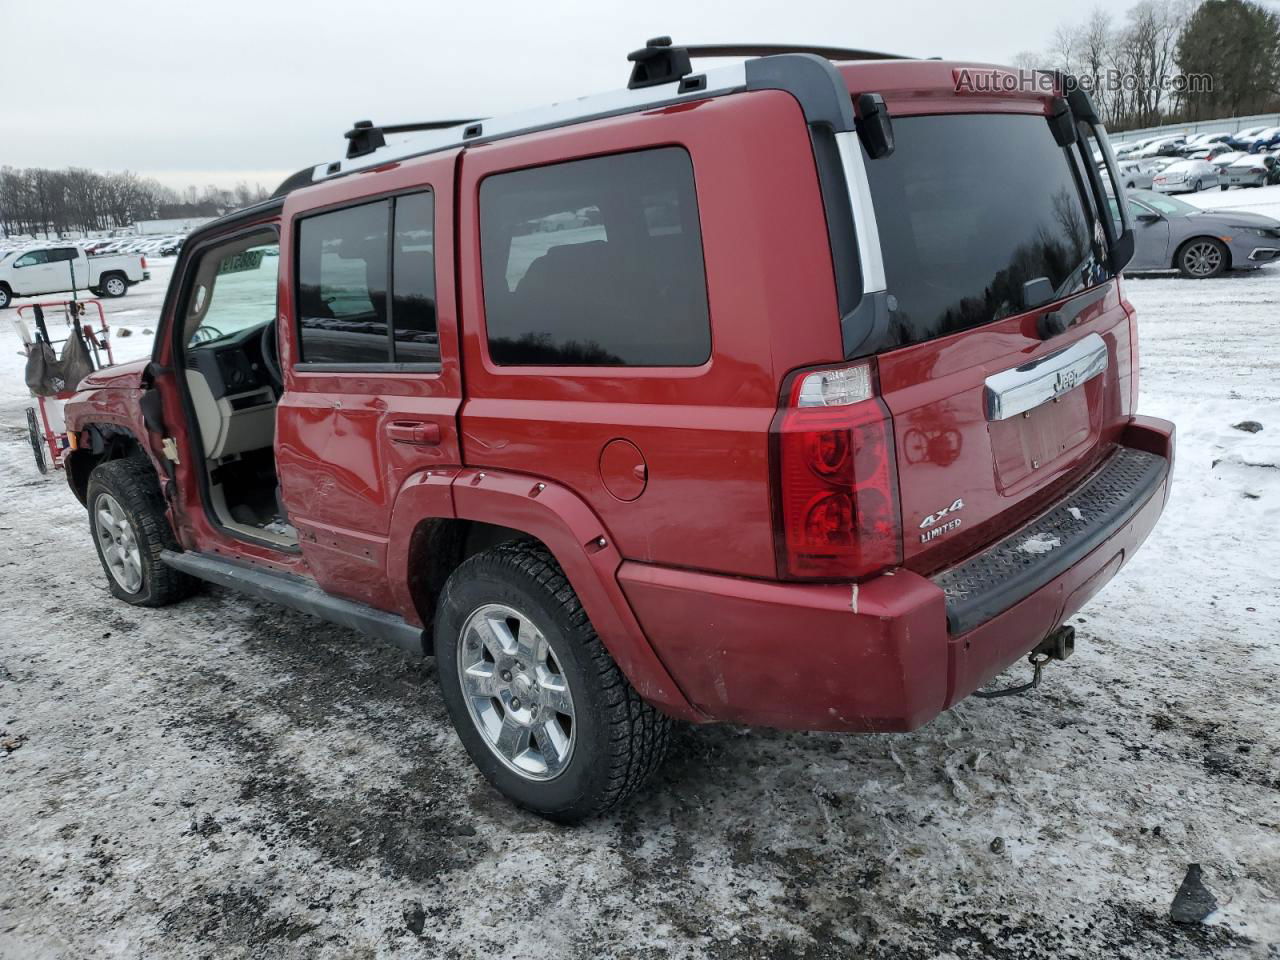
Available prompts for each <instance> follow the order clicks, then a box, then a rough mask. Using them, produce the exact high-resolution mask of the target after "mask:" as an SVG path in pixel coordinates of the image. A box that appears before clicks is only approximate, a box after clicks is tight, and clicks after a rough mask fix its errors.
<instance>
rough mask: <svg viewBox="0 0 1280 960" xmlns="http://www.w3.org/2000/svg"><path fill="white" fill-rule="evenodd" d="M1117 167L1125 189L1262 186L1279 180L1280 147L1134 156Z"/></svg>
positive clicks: (1173, 190) (1165, 190)
mask: <svg viewBox="0 0 1280 960" xmlns="http://www.w3.org/2000/svg"><path fill="white" fill-rule="evenodd" d="M1119 168H1120V172H1121V175H1122V176H1123V177H1124V186H1125V188H1126V189H1128V190H1138V189H1140V190H1157V191H1159V192H1160V193H1198V192H1199V191H1201V190H1212V189H1213V188H1214V187H1217V188H1218V189H1220V190H1228V189H1230V188H1231V187H1262V186H1267V185H1269V184H1276V183H1280V150H1273V151H1269V152H1266V153H1246V152H1242V151H1239V150H1230V149H1226V150H1221V151H1219V150H1216V149H1215V150H1213V151H1211V152H1208V153H1207V154H1206V156H1204V157H1186V158H1177V157H1138V158H1135V159H1129V160H1121V161H1119Z"/></svg>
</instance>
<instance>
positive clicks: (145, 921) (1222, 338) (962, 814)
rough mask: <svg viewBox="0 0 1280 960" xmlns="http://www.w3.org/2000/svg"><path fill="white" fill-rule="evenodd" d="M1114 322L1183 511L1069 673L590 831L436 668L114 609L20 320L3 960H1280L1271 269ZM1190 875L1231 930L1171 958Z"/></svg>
mask: <svg viewBox="0 0 1280 960" xmlns="http://www.w3.org/2000/svg"><path fill="white" fill-rule="evenodd" d="M1255 194H1256V196H1257V197H1258V198H1259V199H1266V200H1268V201H1269V202H1273V201H1274V200H1275V199H1276V198H1275V196H1274V195H1272V194H1271V192H1270V191H1256V192H1255ZM1236 196H1237V195H1236V194H1235V193H1232V194H1229V195H1224V197H1229V198H1230V199H1231V200H1232V201H1235V199H1236ZM153 267H154V274H155V280H153V281H152V283H150V284H149V285H147V287H145V288H142V287H140V288H138V289H137V290H135V291H134V292H132V293H131V294H130V295H129V296H128V297H127V298H125V299H124V300H122V301H117V302H116V303H114V304H113V309H114V310H115V311H116V313H117V322H118V323H129V324H131V325H132V326H133V327H134V329H135V330H136V331H137V334H138V335H137V337H136V339H131V340H128V341H125V340H121V341H119V342H120V344H121V345H122V346H125V345H126V344H127V345H128V349H127V352H131V353H132V354H133V355H137V354H138V353H139V352H145V350H146V342H145V338H144V337H143V336H142V335H141V330H142V328H143V326H144V325H145V326H153V325H154V319H153V318H154V316H155V310H156V309H157V308H158V303H159V299H160V295H161V293H162V292H163V289H162V288H163V282H164V280H165V278H166V277H167V273H168V270H169V265H168V264H165V263H163V262H162V263H161V264H154V265H153ZM1126 291H1127V293H1128V295H1129V297H1130V298H1131V299H1132V300H1133V302H1134V303H1135V304H1136V305H1137V307H1138V309H1139V310H1140V311H1141V316H1142V321H1143V329H1142V337H1143V341H1142V378H1143V379H1142V393H1143V403H1142V408H1143V412H1145V413H1149V414H1153V415H1157V416H1164V417H1168V418H1170V419H1173V420H1175V421H1177V423H1178V427H1179V450H1178V462H1177V465H1176V480H1175V492H1174V495H1173V498H1172V500H1171V502H1170V504H1169V508H1168V510H1167V512H1166V514H1165V517H1164V520H1163V521H1162V523H1161V525H1160V526H1159V527H1158V528H1157V530H1156V532H1155V533H1154V535H1153V536H1152V539H1151V540H1150V541H1149V542H1148V545H1147V546H1146V548H1145V549H1144V550H1143V551H1141V552H1140V553H1139V554H1138V556H1137V557H1136V559H1135V560H1134V561H1133V562H1132V563H1131V564H1130V565H1129V566H1128V567H1126V569H1125V570H1124V572H1123V573H1122V574H1121V575H1120V577H1119V578H1118V579H1117V580H1116V581H1115V582H1113V583H1112V584H1111V585H1110V586H1109V587H1108V588H1107V589H1106V590H1105V591H1104V592H1103V593H1102V594H1101V595H1100V596H1099V597H1097V598H1096V599H1095V600H1094V601H1092V602H1091V603H1090V604H1089V606H1088V607H1087V608H1086V609H1085V610H1084V611H1083V613H1082V615H1081V616H1080V617H1078V618H1077V619H1076V621H1075V623H1076V627H1077V631H1078V634H1077V653H1076V656H1075V657H1074V658H1073V659H1072V660H1070V661H1068V662H1067V663H1065V664H1061V665H1054V666H1053V667H1052V668H1051V669H1049V670H1048V671H1047V673H1046V676H1045V682H1044V684H1043V685H1042V687H1041V689H1040V690H1039V691H1038V692H1036V693H1034V694H1033V695H1030V696H1027V697H1019V698H1012V699H1006V700H1001V701H990V702H980V701H976V700H971V701H969V702H966V703H963V704H961V705H960V706H959V707H957V708H956V709H955V710H953V711H951V712H950V713H949V714H947V715H945V716H943V717H942V718H940V719H938V720H937V721H936V722H935V723H933V724H932V725H930V726H929V727H927V728H926V729H924V730H921V731H919V732H917V733H914V734H911V735H903V736H867V737H835V736H829V735H804V734H789V733H776V732H771V731H763V730H745V729H738V728H728V727H720V728H708V729H698V730H685V731H682V732H681V733H679V734H678V736H677V738H676V744H675V748H674V751H673V756H672V759H671V761H670V762H669V763H668V765H667V766H666V767H665V768H664V769H663V771H662V773H661V775H660V776H659V777H658V778H657V780H656V782H655V783H654V784H653V786H652V787H651V788H649V789H648V790H646V791H645V792H644V793H643V794H641V795H640V796H638V797H637V798H635V800H634V801H633V802H631V803H630V804H629V805H628V806H627V807H626V808H625V809H623V810H621V811H619V812H617V813H616V814H615V815H614V816H612V817H610V818H608V819H605V820H603V821H601V822H598V823H595V824H592V825H588V826H586V827H582V828H577V829H567V828H561V827H555V826H550V825H548V824H546V823H544V822H542V821H540V820H537V819H535V818H533V817H530V816H528V815H525V814H522V813H519V812H517V811H515V810H513V809H512V808H511V807H509V806H508V805H507V804H506V803H505V802H504V801H503V800H502V799H501V798H500V797H499V796H498V795H497V794H495V793H494V791H492V790H491V789H490V788H489V787H488V786H487V784H486V783H485V782H483V781H482V779H481V778H480V777H479V775H478V774H477V773H476V772H475V771H474V770H473V769H472V767H471V765H470V763H469V762H468V760H467V758H466V756H465V754H464V753H463V751H462V749H461V747H460V746H459V744H458V743H457V741H456V739H455V737H454V735H453V733H452V731H451V729H450V728H449V726H448V722H447V719H446V716H445V711H444V707H443V705H442V702H441V700H440V697H439V694H438V692H437V688H436V683H435V677H434V675H433V674H434V667H433V663H432V662H431V661H429V660H428V661H425V662H417V661H413V660H410V659H408V658H406V657H404V656H403V655H401V654H399V653H398V652H396V651H393V650H390V649H380V648H373V647H369V646H366V645H365V644H364V643H363V642H361V641H360V640H359V639H358V638H357V637H355V636H354V635H352V634H350V633H349V632H347V631H344V630H342V629H339V628H336V627H331V626H327V625H325V624H322V623H320V622H319V621H316V620H314V619H311V618H308V617H306V616H303V615H300V614H293V613H290V612H287V611H282V610H279V609H276V608H273V607H270V606H268V605H264V604H259V603H257V602H254V601H251V600H245V599H242V598H239V597H237V596H234V595H231V594H228V593H225V592H222V591H220V590H216V589H210V590H208V591H207V592H206V593H204V594H203V595H201V596H199V597H197V598H195V599H193V600H190V601H188V602H185V603H182V604H180V605H178V606H176V607H172V608H169V609H167V610H161V611H143V610H139V609H135V608H132V607H129V606H126V605H124V604H121V603H118V602H115V601H113V600H112V599H111V598H110V597H109V595H108V593H107V591H106V588H105V584H104V580H103V575H102V573H101V571H100V569H99V567H98V563H97V560H96V558H95V556H94V551H93V548H92V545H91V543H90V541H89V535H88V524H87V520H86V517H85V514H84V511H83V509H82V508H81V507H80V506H79V504H78V503H76V502H75V500H74V499H73V497H72V496H71V494H70V493H69V492H68V491H67V489H66V487H65V485H64V482H63V479H62V477H61V476H60V475H51V476H49V477H47V478H42V477H41V476H39V474H37V473H36V471H35V469H34V467H33V465H32V463H31V458H30V450H29V447H28V446H27V443H26V439H25V426H24V414H23V409H24V407H25V406H26V405H27V403H28V401H27V400H26V399H25V388H24V387H23V385H22V381H21V361H20V359H19V358H17V357H16V355H15V350H16V349H17V342H18V341H17V338H16V337H15V336H14V335H13V333H12V332H11V330H10V329H9V324H8V321H7V319H5V320H4V327H3V330H0V353H3V355H4V360H3V362H0V491H2V492H3V496H2V497H0V533H2V534H3V539H0V567H3V578H2V579H0V597H2V603H0V792H2V794H3V797H4V800H3V802H0V957H4V958H27V957H58V958H81V957H90V956H127V957H149V958H154V957H219V958H221V957H304V956H305V957H324V958H348V957H382V956H391V955H396V956H404V957H429V958H447V957H472V956H502V957H520V958H542V957H555V958H577V957H582V958H586V957H602V956H603V957H626V958H659V957H667V956H673V957H714V958H731V957H762V958H763V957H768V958H821V957H850V956H869V957H877V958H895V960H896V958H921V960H923V958H934V957H939V958H968V957H980V956H982V957H1008V958H1029V957H1046V958H1048V957H1052V958H1064V957H1082V958H1090V960H1093V958H1098V957H1107V958H1111V957H1157V958H1169V957H1184V956H1185V957H1201V956H1210V957H1270V958H1276V957H1280V947H1278V946H1277V943H1280V695H1278V694H1277V689H1278V688H1277V676H1278V675H1280V644H1278V643H1277V640H1276V630H1275V623H1276V621H1277V618H1278V616H1280V549H1278V548H1277V545H1276V530H1277V527H1280V470H1278V469H1277V464H1280V386H1277V383H1278V382H1280V363H1277V360H1276V353H1277V347H1278V346H1280V268H1272V269H1270V270H1269V271H1264V272H1262V273H1258V274H1253V275H1248V276H1233V277H1230V278H1225V279H1222V280H1219V281H1209V282H1200V283H1195V282H1187V281H1182V280H1178V279H1173V278H1162V279H1145V280H1138V279H1133V280H1129V281H1127V282H1126ZM123 311H134V312H132V313H127V314H126V313H123ZM1244 420H1256V421H1259V422H1260V423H1262V424H1263V425H1264V428H1265V429H1264V430H1263V431H1262V432H1261V433H1256V434H1250V433H1246V432H1242V431H1240V430H1236V429H1233V428H1232V426H1231V425H1232V424H1235V423H1238V422H1240V421H1244ZM802 643H803V641H802V640H801V639H795V640H790V639H788V638H779V650H780V652H782V653H784V654H785V653H786V652H787V651H789V650H790V651H792V652H795V653H796V655H801V654H800V652H799V651H800V650H801V649H802ZM1024 673H1025V668H1024V667H1019V668H1017V669H1015V670H1012V671H1010V673H1009V674H1008V675H1007V676H1006V677H1005V678H1003V679H1004V680H1005V681H1014V680H1021V679H1023V677H1024ZM1191 863H1199V864H1201V865H1202V866H1203V868H1204V878H1205V883H1206V885H1207V886H1208V888H1209V889H1210V891H1211V892H1212V893H1213V894H1214V896H1215V897H1216V899H1217V901H1218V903H1219V904H1220V909H1219V910H1218V911H1217V912H1216V913H1214V914H1213V915H1212V916H1211V917H1210V918H1209V921H1208V922H1207V923H1205V924H1203V925H1197V926H1179V925H1177V924H1174V923H1172V922H1171V921H1170V920H1169V919H1168V915H1169V905H1170V901H1171V900H1172V898H1173V895H1174V892H1175V890H1176V889H1177V887H1178V884H1179V883H1180V881H1181V880H1182V877H1183V874H1184V873H1185V872H1186V869H1187V866H1188V864H1191Z"/></svg>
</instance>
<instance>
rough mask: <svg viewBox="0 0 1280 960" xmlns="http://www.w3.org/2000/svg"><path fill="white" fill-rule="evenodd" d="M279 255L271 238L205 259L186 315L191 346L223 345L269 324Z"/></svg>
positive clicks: (262, 237) (234, 246) (239, 244)
mask: <svg viewBox="0 0 1280 960" xmlns="http://www.w3.org/2000/svg"><path fill="white" fill-rule="evenodd" d="M255 241H256V242H255ZM279 252H280V246H279V243H278V242H277V241H276V239H275V234H274V233H272V234H269V235H259V236H258V237H254V238H250V239H249V240H248V241H238V242H235V243H233V244H230V245H229V246H228V247H227V248H224V249H220V250H215V251H213V252H212V253H210V254H206V255H205V256H204V258H203V259H202V260H201V261H200V266H199V268H198V270H197V274H196V281H195V285H194V287H193V289H192V291H191V299H190V301H189V305H188V310H187V319H186V323H185V329H186V330H188V331H190V333H189V334H188V337H187V345H188V346H197V345H199V344H201V343H208V342H210V341H213V340H221V339H223V338H224V337H229V336H231V335H232V334H235V333H240V332H241V331H243V330H247V329H249V328H250V327H259V326H262V325H264V324H266V323H269V322H270V321H271V319H272V318H273V317H274V316H275V302H276V272H277V266H278V265H279V263H280V258H279Z"/></svg>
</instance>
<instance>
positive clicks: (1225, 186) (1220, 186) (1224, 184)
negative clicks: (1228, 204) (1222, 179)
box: [1218, 183, 1231, 190]
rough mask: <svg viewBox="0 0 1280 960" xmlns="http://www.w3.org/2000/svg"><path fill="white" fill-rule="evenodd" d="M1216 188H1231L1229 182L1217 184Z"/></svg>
mask: <svg viewBox="0 0 1280 960" xmlns="http://www.w3.org/2000/svg"><path fill="white" fill-rule="evenodd" d="M1218 189H1219V190H1230V189H1231V184H1229V183H1223V184H1220V185H1219V186H1218Z"/></svg>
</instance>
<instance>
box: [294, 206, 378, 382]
mask: <svg viewBox="0 0 1280 960" xmlns="http://www.w3.org/2000/svg"><path fill="white" fill-rule="evenodd" d="M390 211H391V205H390V203H388V201H386V200H379V201H377V202H375V203H366V204H362V205H361V206H358V207H347V208H345V209H343V210H334V211H333V212H332V213H322V214H319V215H317V216H314V217H308V218H307V219H305V220H303V221H302V222H301V224H300V225H299V228H298V294H297V295H298V308H297V309H298V326H299V329H300V333H301V341H300V342H301V356H302V360H303V362H309V363H385V362H387V360H388V359H389V354H390V346H389V340H388V338H387V227H388V218H389V216H390Z"/></svg>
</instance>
